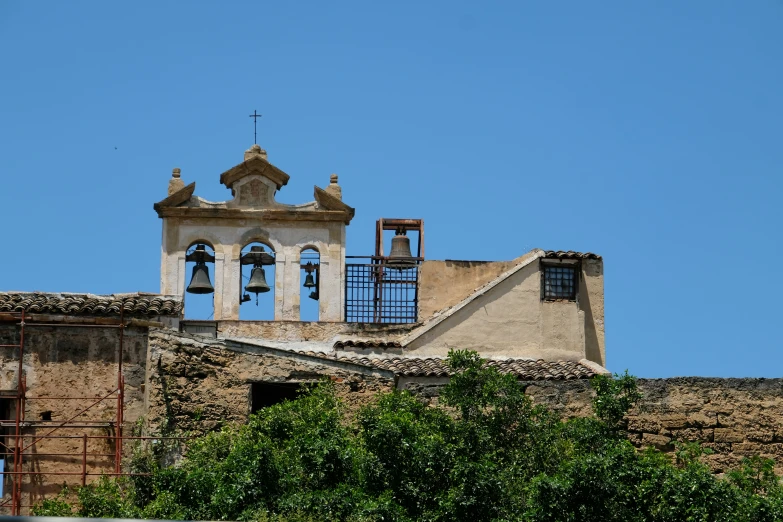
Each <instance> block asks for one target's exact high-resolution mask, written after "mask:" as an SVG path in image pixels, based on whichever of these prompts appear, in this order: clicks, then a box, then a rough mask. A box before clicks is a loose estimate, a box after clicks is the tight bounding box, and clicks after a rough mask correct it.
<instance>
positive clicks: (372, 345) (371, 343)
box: [334, 339, 402, 349]
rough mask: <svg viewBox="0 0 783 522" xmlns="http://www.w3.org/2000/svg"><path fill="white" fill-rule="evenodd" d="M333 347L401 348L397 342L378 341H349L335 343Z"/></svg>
mask: <svg viewBox="0 0 783 522" xmlns="http://www.w3.org/2000/svg"><path fill="white" fill-rule="evenodd" d="M334 347H335V348H337V349H340V348H401V347H402V345H401V344H400V343H398V342H397V341H378V340H372V339H369V340H364V339H349V340H347V341H337V342H336V343H334Z"/></svg>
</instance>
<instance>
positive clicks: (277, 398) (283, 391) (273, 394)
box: [250, 382, 302, 413]
mask: <svg viewBox="0 0 783 522" xmlns="http://www.w3.org/2000/svg"><path fill="white" fill-rule="evenodd" d="M301 389H302V383H299V382H254V383H251V384H250V413H256V412H257V411H259V410H260V409H262V408H266V407H267V406H273V405H275V404H279V403H281V402H283V401H292V400H294V399H296V398H297V397H298V396H299V390H301Z"/></svg>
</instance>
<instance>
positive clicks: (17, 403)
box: [0, 312, 181, 515]
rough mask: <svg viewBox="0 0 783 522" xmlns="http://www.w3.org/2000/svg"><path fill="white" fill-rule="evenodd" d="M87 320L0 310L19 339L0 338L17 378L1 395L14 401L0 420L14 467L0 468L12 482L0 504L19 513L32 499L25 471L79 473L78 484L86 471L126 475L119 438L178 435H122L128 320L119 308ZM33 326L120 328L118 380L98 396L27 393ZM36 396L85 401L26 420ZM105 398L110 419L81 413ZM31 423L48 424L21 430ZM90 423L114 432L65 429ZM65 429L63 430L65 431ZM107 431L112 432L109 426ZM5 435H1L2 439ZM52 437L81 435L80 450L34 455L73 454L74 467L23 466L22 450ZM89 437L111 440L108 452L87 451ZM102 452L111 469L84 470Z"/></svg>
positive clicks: (0, 473) (27, 451) (3, 320)
mask: <svg viewBox="0 0 783 522" xmlns="http://www.w3.org/2000/svg"><path fill="white" fill-rule="evenodd" d="M88 322H89V321H77V322H53V320H52V319H51V316H36V315H35V314H26V313H25V312H18V313H17V312H14V313H8V312H3V313H1V314H0V324H3V323H4V324H16V325H17V326H18V343H13V344H0V348H4V349H11V350H14V351H18V358H19V364H18V368H17V382H16V390H13V391H14V393H13V395H9V394H8V393H6V394H4V396H3V398H5V399H12V401H13V405H14V418H13V419H0V425H1V426H3V427H11V426H13V428H14V431H13V434H9V435H5V436H4V437H0V449H2V451H1V452H0V455H2V456H3V457H6V458H8V457H11V458H12V460H13V471H10V472H9V471H5V470H0V477H2V476H3V475H10V477H11V480H10V482H11V485H10V491H11V495H10V498H8V499H5V500H2V499H0V510H4V509H8V508H9V507H10V511H11V515H20V514H21V510H22V508H30V507H31V505H32V503H28V504H23V503H22V493H23V491H22V486H23V484H24V479H25V477H28V478H32V477H39V480H42V476H80V477H81V484H82V485H85V484H86V483H87V477H88V476H96V475H97V476H100V475H106V476H126V475H127V476H130V475H135V474H134V473H123V472H122V455H123V442H124V441H129V440H160V439H163V438H170V439H180V438H181V437H126V436H124V435H123V421H124V419H123V409H124V408H123V405H124V399H125V379H124V377H123V374H122V360H123V356H124V354H123V342H124V336H125V334H124V332H125V328H126V327H127V326H128V325H127V324H126V323H125V321H124V314H123V312H120V318H119V320H116V319H103V318H102V319H100V320H97V321H93V323H97V324H88ZM36 327H53V328H65V327H79V328H87V327H95V328H116V329H119V335H118V337H119V342H118V346H117V356H118V357H117V385H116V387H115V388H114V389H112V390H111V391H109V392H108V393H105V394H104V395H101V396H82V395H64V396H32V397H31V396H28V395H27V386H26V379H25V375H24V356H25V330H27V329H29V328H36ZM35 400H49V401H51V400H57V401H76V402H77V403H78V401H82V402H84V403H88V405H86V406H84V407H80V408H79V409H78V411H77V412H76V413H75V414H72V415H70V416H69V417H68V419H67V420H65V421H61V422H60V421H54V422H52V421H35V422H32V421H27V420H26V419H25V409H26V406H27V403H28V402H29V401H35ZM106 401H115V403H116V407H115V409H116V411H115V414H114V420H112V421H105V420H100V421H96V420H89V419H84V417H83V416H84V415H85V414H86V413H87V412H89V411H90V410H92V409H93V408H95V407H96V406H98V405H99V404H101V403H103V402H106ZM28 427H34V428H41V427H48V428H51V429H50V430H49V431H47V432H46V433H45V434H43V435H40V436H39V435H35V434H33V435H26V434H25V433H24V430H25V428H28ZM95 428H109V429H111V428H113V434H110V435H88V434H87V433H82V434H80V435H73V434H67V433H73V432H72V431H69V430H74V429H80V430H84V429H95ZM64 433H65V434H64ZM110 433H111V432H110ZM3 439H5V440H3ZM8 439H12V440H13V443H12V444H11V445H9V444H7V440H8ZM55 439H61V440H62V439H81V441H82V444H81V451H78V452H71V453H37V452H35V453H34V456H35V458H36V459H39V458H40V457H72V461H73V464H79V465H80V469H78V470H74V471H34V470H33V469H34V468H33V469H30V470H27V471H26V470H25V469H24V461H25V457H26V456H32V455H33V453H32V451H31V450H33V448H34V447H35V446H36V444H38V443H39V442H41V441H44V440H55ZM89 440H105V441H108V442H109V443H113V444H114V448H113V451H112V452H111V453H90V452H88V451H87V446H88V441H89ZM96 457H99V458H106V457H113V464H114V470H113V472H111V473H107V472H106V471H104V470H98V471H95V472H88V471H87V460H88V458H96Z"/></svg>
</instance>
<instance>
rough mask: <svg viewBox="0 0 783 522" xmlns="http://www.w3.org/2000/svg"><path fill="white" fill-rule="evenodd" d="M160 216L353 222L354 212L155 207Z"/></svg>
mask: <svg viewBox="0 0 783 522" xmlns="http://www.w3.org/2000/svg"><path fill="white" fill-rule="evenodd" d="M155 210H156V211H157V212H158V217H161V218H166V217H181V218H211V219H218V218H227V219H263V220H268V221H340V222H343V223H345V224H346V225H347V224H348V223H350V222H351V218H352V217H353V213H348V212H346V211H341V210H299V209H277V208H273V209H270V208H267V209H246V208H199V207H160V206H157V205H156V207H155Z"/></svg>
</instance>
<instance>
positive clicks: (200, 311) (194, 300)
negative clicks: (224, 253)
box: [184, 241, 215, 321]
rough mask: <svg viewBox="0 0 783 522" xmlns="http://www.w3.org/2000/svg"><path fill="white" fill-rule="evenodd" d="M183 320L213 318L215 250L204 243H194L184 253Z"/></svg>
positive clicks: (206, 319)
mask: <svg viewBox="0 0 783 522" xmlns="http://www.w3.org/2000/svg"><path fill="white" fill-rule="evenodd" d="M184 277H185V281H184V284H185V318H186V319H194V320H204V321H208V320H212V319H213V318H214V317H215V287H214V282H215V249H214V248H213V247H212V245H211V244H210V243H208V242H206V241H194V242H193V243H192V244H191V245H190V246H189V247H188V248H187V249H186V251H185V274H184Z"/></svg>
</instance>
